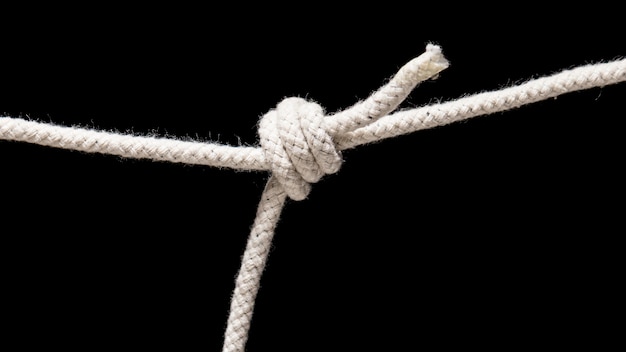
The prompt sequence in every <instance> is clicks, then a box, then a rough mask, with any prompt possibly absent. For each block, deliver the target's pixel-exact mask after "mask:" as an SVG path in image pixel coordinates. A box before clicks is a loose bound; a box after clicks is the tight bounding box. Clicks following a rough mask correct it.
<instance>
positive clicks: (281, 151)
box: [0, 45, 626, 352]
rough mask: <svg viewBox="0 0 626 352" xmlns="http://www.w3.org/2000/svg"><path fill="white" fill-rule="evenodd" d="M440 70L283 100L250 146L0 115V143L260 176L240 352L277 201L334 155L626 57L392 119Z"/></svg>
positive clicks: (431, 61) (326, 167) (237, 305)
mask: <svg viewBox="0 0 626 352" xmlns="http://www.w3.org/2000/svg"><path fill="white" fill-rule="evenodd" d="M447 67H448V62H447V60H446V59H445V58H444V56H443V54H442V52H441V49H440V48H439V47H438V46H435V45H428V46H427V47H426V51H425V53H424V54H422V55H420V56H419V57H417V58H415V59H413V60H411V61H410V62H409V63H407V64H406V65H405V66H403V67H402V68H401V69H400V70H399V72H398V73H397V74H396V75H395V76H394V77H393V78H392V79H391V80H390V81H389V82H388V83H387V84H386V85H384V86H383V87H382V88H380V89H379V90H378V91H376V92H375V93H374V94H372V95H371V96H370V97H369V98H367V99H366V100H364V101H361V102H359V103H357V104H355V105H354V106H352V107H350V108H348V109H346V110H344V111H341V112H339V113H336V114H334V115H329V116H325V115H324V110H323V108H322V107H321V106H319V105H318V104H316V103H313V102H309V101H306V100H304V99H300V98H287V99H285V100H283V101H282V102H281V103H279V104H278V105H277V107H276V108H275V109H273V110H271V111H269V112H268V113H267V114H265V115H264V116H263V118H262V119H261V121H260V123H259V137H260V147H257V148H254V147H232V146H226V145H220V144H215V143H201V142H187V141H179V140H175V139H165V138H153V137H142V136H131V135H122V134H115V133H107V132H101V131H95V130H88V129H81V128H72V127H63V126H56V125H52V124H45V123H39V122H34V121H27V120H24V119H19V118H11V117H0V139H5V140H12V141H21V142H28V143H35V144H40V145H45V146H51V147H57V148H65V149H73V150H79V151H84V152H94V153H105V154H113V155H119V156H122V157H127V158H147V159H152V160H159V161H170V162H177V163H187V164H201V165H210V166H215V167H230V168H234V169H242V170H268V171H271V173H272V176H271V177H270V180H269V181H268V183H267V186H266V188H265V190H264V191H263V194H262V196H261V201H260V203H259V207H258V210H257V215H256V219H255V221H254V225H253V226H252V231H251V234H250V237H249V239H248V243H247V246H246V250H245V252H244V255H243V258H242V263H241V269H240V271H239V274H238V277H237V280H236V284H235V289H234V292H233V297H232V301H231V308H230V315H229V318H228V323H227V327H226V332H225V334H224V345H223V351H224V352H242V351H244V350H245V344H246V342H247V339H248V331H249V328H250V322H251V319H252V314H253V311H254V302H255V299H256V295H257V293H258V290H259V283H260V279H261V275H262V273H263V270H264V268H265V263H266V261H267V256H268V253H269V248H270V245H271V242H272V237H273V235H274V230H275V228H276V224H277V222H278V219H279V217H280V214H281V212H282V208H283V206H284V203H285V200H286V198H287V197H290V198H292V199H294V200H302V199H305V198H306V197H307V195H308V194H309V192H310V188H311V186H310V184H311V183H315V182H317V181H319V180H320V179H321V178H322V177H323V176H324V175H325V174H331V173H334V172H337V171H338V170H339V169H340V167H341V163H342V161H343V160H342V158H341V150H345V149H350V148H354V147H356V146H359V145H362V144H366V143H371V142H375V141H380V140H382V139H385V138H390V137H394V136H398V135H402V134H406V133H411V132H414V131H417V130H421V129H426V128H432V127H436V126H441V125H445V124H449V123H452V122H455V121H460V120H464V119H468V118H471V117H475V116H480V115H487V114H491V113H495V112H501V111H505V110H510V109H514V108H517V107H520V106H523V105H526V104H530V103H534V102H538V101H541V100H545V99H548V98H552V97H556V96H558V95H561V94H564V93H569V92H574V91H577V90H583V89H589V88H593V87H601V86H606V85H610V84H616V83H619V82H624V81H626V59H622V60H616V61H613V62H607V63H599V64H590V65H586V66H581V67H578V68H574V69H571V70H566V71H562V72H560V73H557V74H554V75H551V76H547V77H542V78H539V79H534V80H531V81H528V82H526V83H523V84H520V85H518V86H514V87H510V88H505V89H502V90H497V91H492V92H486V93H480V94H475V95H472V96H468V97H465V98H461V99H458V100H454V101H450V102H444V103H440V104H434V105H428V106H424V107H420V108H416V109H411V110H404V111H399V112H395V113H392V112H393V111H394V110H395V109H397V108H398V106H399V105H400V104H401V103H402V102H403V100H404V99H405V98H406V97H407V96H408V95H409V94H410V93H411V91H412V90H413V89H414V88H415V87H416V86H417V85H418V84H419V83H420V82H422V81H425V80H428V79H430V78H432V77H434V76H436V75H438V74H439V73H440V72H441V71H443V70H444V69H446V68H447Z"/></svg>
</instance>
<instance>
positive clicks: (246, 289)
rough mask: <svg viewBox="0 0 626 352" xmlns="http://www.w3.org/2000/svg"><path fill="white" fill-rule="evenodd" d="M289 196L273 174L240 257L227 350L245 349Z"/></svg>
mask: <svg viewBox="0 0 626 352" xmlns="http://www.w3.org/2000/svg"><path fill="white" fill-rule="evenodd" d="M286 199H287V193H285V191H284V190H283V189H282V187H281V186H280V183H278V181H277V180H276V179H275V178H274V177H270V180H269V181H268V182H267V185H266V187H265V190H264V191H263V194H262V195H261V201H260V202H259V207H258V209H257V214H256V219H255V220H254V225H253V226H252V231H251V232H250V237H248V244H247V245H246V250H245V252H244V255H243V258H242V260H241V269H239V274H238V275H237V280H236V284H235V291H234V292H233V297H232V300H231V305H230V313H229V317H228V323H227V326H226V333H225V334H224V348H223V351H224V352H237V351H243V350H244V349H245V345H246V342H247V340H248V331H249V330H250V321H251V320H252V313H253V311H254V302H255V300H256V296H257V293H258V292H259V284H260V282H261V275H262V274H263V270H264V269H265V263H266V262H267V256H268V254H269V251H270V247H271V245H272V238H273V237H274V230H275V229H276V225H277V223H278V219H279V218H280V214H281V212H282V210H283V206H284V204H285V200H286Z"/></svg>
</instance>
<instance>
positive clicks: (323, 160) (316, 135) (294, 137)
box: [259, 98, 342, 200]
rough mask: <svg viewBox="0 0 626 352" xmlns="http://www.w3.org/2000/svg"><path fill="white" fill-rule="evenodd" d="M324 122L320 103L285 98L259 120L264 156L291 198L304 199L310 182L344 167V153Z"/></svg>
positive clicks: (309, 187)
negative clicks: (342, 165) (336, 144)
mask: <svg viewBox="0 0 626 352" xmlns="http://www.w3.org/2000/svg"><path fill="white" fill-rule="evenodd" d="M323 122H324V110H323V109H322V107H321V106H320V105H319V104H316V103H313V102H309V101H306V100H304V99H302V98H286V99H285V100H283V101H282V102H280V103H279V104H278V105H277V106H276V109H273V110H270V111H269V112H268V113H267V114H265V116H263V118H262V119H261V121H260V123H259V137H260V139H261V148H262V149H263V153H264V155H265V159H266V160H267V161H268V163H269V165H270V167H271V170H272V175H273V176H274V177H276V179H277V180H278V182H279V183H280V184H281V185H282V187H283V189H284V190H285V192H286V193H287V195H288V196H289V197H290V198H291V199H294V200H303V199H305V198H306V197H307V196H308V194H309V192H310V190H311V185H310V184H311V183H315V182H317V181H319V180H320V179H321V178H322V176H324V175H325V174H332V173H335V172H337V171H338V170H339V168H340V167H341V162H342V159H341V154H340V152H338V151H337V149H336V148H335V143H334V142H333V140H332V138H331V136H330V135H329V134H328V133H327V131H326V130H325V129H324V128H323Z"/></svg>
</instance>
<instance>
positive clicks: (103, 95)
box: [0, 4, 626, 352]
mask: <svg viewBox="0 0 626 352" xmlns="http://www.w3.org/2000/svg"><path fill="white" fill-rule="evenodd" d="M381 5H383V4H377V6H378V7H377V8H367V9H365V10H364V9H361V8H359V9H356V8H352V9H350V11H348V12H345V11H340V9H339V8H333V7H324V8H321V7H319V6H317V7H316V6H312V5H309V6H307V7H302V8H300V7H298V6H291V7H285V8H276V9H274V8H272V7H271V6H270V5H267V4H264V5H263V6H261V7H259V8H252V7H251V6H248V5H243V4H236V5H232V6H225V7H223V8H221V7H220V8H217V7H215V8H202V7H197V8H193V7H182V6H179V7H176V8H172V7H150V8H134V9H131V8H126V7H119V8H116V7H108V8H104V7H103V8H97V9H83V8H80V9H77V8H67V9H61V8H58V7H55V8H54V9H46V8H37V9H28V11H25V12H20V13H19V14H18V13H15V14H14V13H11V12H5V13H4V14H3V16H5V17H6V18H7V19H12V20H14V22H15V23H14V24H13V21H12V22H11V23H10V24H8V25H7V26H5V28H4V29H3V32H2V34H1V37H2V47H0V51H1V52H2V54H1V55H0V112H1V113H2V114H3V115H8V116H13V117H24V118H30V119H33V120H37V121H42V122H51V123H55V124H59V125H66V126H82V127H88V128H97V129H102V130H115V131H120V132H132V133H137V134H151V135H158V136H168V137H176V138H184V139H187V138H193V139H200V140H211V141H219V142H222V143H227V144H233V145H237V144H245V145H255V144H256V141H257V135H256V124H257V121H258V120H259V118H260V117H261V116H262V115H263V114H264V113H265V112H266V111H268V110H269V109H271V108H273V107H274V106H275V105H276V104H277V103H278V102H279V101H280V100H281V99H283V98H285V97H288V96H301V97H308V98H310V99H313V100H315V101H317V102H319V103H320V104H321V105H322V106H324V107H325V108H326V109H327V111H329V112H334V111H337V110H340V109H342V108H345V107H347V106H350V105H352V104H353V103H355V102H356V101H357V100H359V99H364V98H366V97H367V96H368V94H369V93H370V92H372V91H373V90H375V89H377V88H378V87H379V86H380V85H382V84H383V83H384V82H385V80H386V79H388V78H389V77H390V76H391V75H393V74H394V73H395V71H396V70H397V69H398V68H399V67H400V66H402V65H403V64H404V63H406V62H407V61H408V60H410V59H411V58H413V57H415V56H417V55H419V54H421V53H422V52H423V51H424V48H425V45H426V44H427V43H430V42H432V43H436V44H439V45H441V46H442V48H443V51H444V54H445V56H446V57H447V58H448V60H449V61H450V62H451V66H450V68H449V69H447V70H446V71H444V72H443V73H442V75H441V77H440V78H439V79H438V80H436V81H432V82H426V83H424V84H422V85H421V86H420V87H418V88H417V89H416V90H415V92H414V93H412V94H411V96H410V97H409V99H408V100H407V102H406V103H405V104H404V105H403V108H409V107H412V106H420V105H424V104H428V103H433V102H436V101H439V100H443V101H445V100H450V99H454V98H457V97H460V96H464V95H468V94H471V93H476V92H480V91H485V90H492V89H498V88H501V87H504V86H508V85H511V84H514V83H520V82H523V81H525V80H527V79H529V78H533V77H539V76H543V75H547V74H551V73H555V72H558V71H560V70H562V69H566V68H571V67H574V66H577V65H582V64H586V63H594V62H599V61H608V60H613V59H617V58H619V57H623V56H624V55H625V54H626V44H625V42H624V36H623V31H622V29H621V28H620V23H621V22H620V21H621V19H620V18H619V17H620V16H619V13H620V11H617V10H616V9H611V8H610V7H602V6H601V5H600V4H596V7H589V8H585V9H576V11H573V10H571V9H564V8H560V9H559V11H557V12H547V11H546V10H545V9H544V8H540V9H537V8H527V9H526V10H527V11H525V12H522V11H520V9H518V8H514V7H512V8H511V9H505V8H500V9H498V8H492V9H487V8H485V9H480V8H478V7H476V6H470V7H471V8H472V9H473V10H474V11H473V12H472V11H470V9H469V8H462V7H460V6H453V5H452V4H443V5H441V7H438V8H436V9H428V8H426V7H425V6H418V9H409V8H405V7H395V5H394V6H392V5H391V4H384V5H385V7H384V9H381V8H380V6H381ZM222 6H224V5H222ZM35 10H36V11H35ZM52 10H55V11H61V12H63V11H64V10H65V12H64V14H63V15H62V16H59V15H57V14H56V12H55V13H53V12H52ZM625 93H626V86H625V85H623V84H621V85H615V86H608V87H604V88H595V89H590V90H588V91H584V92H577V93H571V94H568V95H564V96H561V97H558V98H557V99H551V100H549V101H544V102H540V103H536V104H533V105H530V106H526V107H522V108H520V109H517V110H515V111H509V112H505V113H500V114H494V115H490V116H484V117H479V118H475V119H471V120H469V121H466V122H461V123H456V124H453V125H449V126H444V127H440V128H435V129H432V130H426V131H420V132H416V133H413V134H410V135H406V136H402V137H398V138H395V139H390V140H385V141H383V142H381V143H376V144H372V145H367V146H362V147H359V148H357V149H354V150H350V151H346V152H344V159H345V163H344V165H343V167H342V169H341V170H340V172H339V173H338V174H335V175H331V176H327V177H325V178H324V179H323V180H322V181H320V182H319V183H318V184H316V185H314V187H313V191H312V193H311V195H310V197H309V199H307V200H306V201H303V202H293V201H289V202H288V203H287V205H286V208H285V209H284V213H283V217H282V218H281V221H280V223H279V226H278V229H277V232H276V237H275V241H274V246H273V250H272V252H271V255H270V258H269V263H268V267H267V271H266V272H265V274H264V277H263V280H262V288H261V290H260V293H259V296H258V299H257V308H256V311H255V315H254V319H253V324H252V329H251V331H250V340H249V343H248V350H249V351H251V352H254V351H283V350H284V351H287V350H289V351H293V350H332V351H335V350H362V349H365V348H375V349H385V350H394V349H398V350H415V349H419V348H422V347H424V346H431V345H434V346H438V347H439V346H440V347H441V348H447V347H479V348H490V347H493V348H496V347H497V348H498V349H501V348H511V347H517V346H524V347H527V348H528V347H537V346H546V345H547V346H562V345H563V344H565V343H572V344H575V345H578V346H580V345H589V346H594V347H598V344H601V343H603V342H606V341H610V338H611V337H615V336H617V333H618V331H619V330H618V328H617V325H613V324H612V323H610V322H609V320H608V319H609V318H611V317H613V318H616V317H619V315H618V314H619V312H620V309H621V308H622V307H621V305H622V304H623V303H622V301H621V298H620V294H619V292H618V291H617V290H618V287H617V284H618V283H619V281H622V280H623V272H622V271H621V270H617V271H616V268H618V265H619V264H620V263H621V265H623V255H622V253H620V250H619V249H620V248H623V246H621V245H619V244H618V243H619V242H618V241H619V239H620V238H621V237H622V236H623V234H624V227H623V220H624V216H623V210H624V208H623V195H624V192H623V183H622V180H623V176H624V173H623V171H622V166H623V151H624V146H625V143H624V137H623V134H622V129H621V120H623V118H624V117H625V109H624V104H623V103H624V97H626V95H625ZM0 160H1V162H0V184H1V185H2V192H1V194H2V201H1V203H0V204H2V205H1V207H2V208H1V211H2V213H1V219H2V227H1V229H0V232H1V233H2V242H3V244H2V246H1V248H2V252H3V256H2V257H3V262H4V263H3V269H2V277H3V283H2V287H3V289H2V291H3V294H4V297H5V298H4V300H3V307H2V310H3V314H2V316H3V320H4V321H5V327H7V328H8V329H7V330H6V331H5V332H6V333H7V334H8V336H9V337H13V339H14V341H16V342H19V344H20V346H21V347H22V348H23V349H24V350H26V349H30V348H31V347H33V346H39V347H41V346H49V347H61V348H63V349H65V350H83V351H84V350H92V349H95V348H102V347H105V348H115V349H121V348H135V349H154V348H164V349H168V350H185V351H218V350H220V348H221V343H222V335H223V332H224V329H225V324H226V319H227V314H228V307H229V299H230V295H231V292H232V289H233V286H234V278H235V275H236V273H237V270H238V266H239V261H240V257H241V255H242V253H243V249H244V246H245V242H246V237H247V235H248V231H249V228H250V225H251V224H252V221H253V218H254V215H255V211H256V205H257V202H258V200H259V197H260V194H261V192H262V189H263V186H264V184H265V181H266V180H267V177H268V174H267V173H265V172H236V171H232V170H226V169H222V170H220V169H215V168H211V167H203V166H189V165H180V164H169V163H161V162H152V161H145V160H123V159H120V158H119V157H115V156H107V155H96V154H85V153H80V152H74V151H67V150H60V149H53V148H48V147H41V146H37V145H29V144H25V143H16V142H7V141H2V142H0ZM619 319H622V318H621V317H620V318H619ZM7 343H8V342H7Z"/></svg>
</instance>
